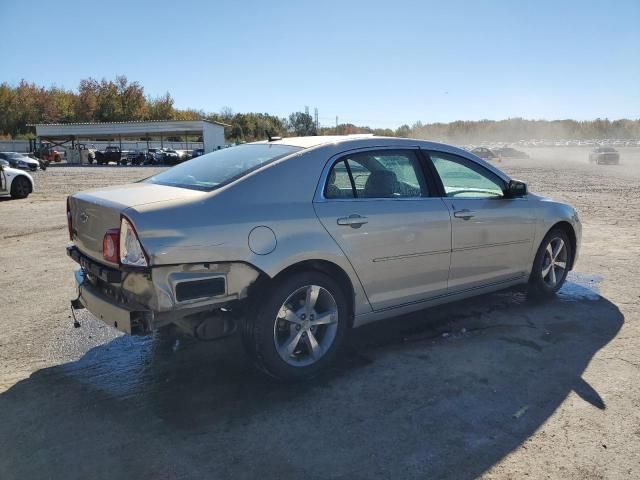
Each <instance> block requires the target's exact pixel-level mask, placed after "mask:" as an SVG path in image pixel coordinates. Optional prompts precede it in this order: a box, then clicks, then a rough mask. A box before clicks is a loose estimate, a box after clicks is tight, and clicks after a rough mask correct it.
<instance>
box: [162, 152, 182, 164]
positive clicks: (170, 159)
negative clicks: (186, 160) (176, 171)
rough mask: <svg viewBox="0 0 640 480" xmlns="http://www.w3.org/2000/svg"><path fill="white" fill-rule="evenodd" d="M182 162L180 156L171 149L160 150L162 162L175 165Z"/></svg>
mask: <svg viewBox="0 0 640 480" xmlns="http://www.w3.org/2000/svg"><path fill="white" fill-rule="evenodd" d="M180 162H182V156H181V155H180V154H179V153H178V152H177V151H176V150H173V149H170V148H167V149H165V150H164V151H163V152H162V163H166V164H167V165H177V164H179V163H180Z"/></svg>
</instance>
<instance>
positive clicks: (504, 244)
mask: <svg viewBox="0 0 640 480" xmlns="http://www.w3.org/2000/svg"><path fill="white" fill-rule="evenodd" d="M530 242H531V239H527V240H513V241H511V242H499V243H485V244H483V245H472V246H470V247H461V248H454V249H453V250H451V252H452V253H454V252H465V251H467V250H478V249H480V248H491V247H505V246H507V245H520V244H522V243H530Z"/></svg>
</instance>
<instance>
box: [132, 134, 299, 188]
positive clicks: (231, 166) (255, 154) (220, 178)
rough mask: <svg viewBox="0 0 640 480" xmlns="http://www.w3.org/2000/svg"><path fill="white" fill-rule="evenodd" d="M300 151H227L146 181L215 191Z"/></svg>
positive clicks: (267, 147)
mask: <svg viewBox="0 0 640 480" xmlns="http://www.w3.org/2000/svg"><path fill="white" fill-rule="evenodd" d="M298 150H300V148H299V147H292V146H289V145H273V144H251V145H240V146H237V147H231V148H225V149H224V150H217V151H215V152H211V153H207V154H206V155H202V156H200V157H197V158H194V159H193V160H189V161H188V162H184V163H181V164H180V165H177V166H175V167H173V168H171V169H169V170H167V171H165V172H162V173H160V174H158V175H154V176H153V177H150V178H148V179H147V180H145V181H146V182H149V183H157V184H160V185H170V186H173V187H182V188H192V189H195V190H213V189H215V188H217V187H220V186H221V185H224V184H226V183H229V182H232V181H233V180H236V179H237V178H240V177H242V176H244V175H246V174H247V173H249V172H251V171H253V170H255V169H257V168H259V167H261V166H263V165H266V164H267V163H269V162H272V161H274V160H277V159H279V158H282V157H285V156H287V155H289V154H291V153H294V152H297V151H298Z"/></svg>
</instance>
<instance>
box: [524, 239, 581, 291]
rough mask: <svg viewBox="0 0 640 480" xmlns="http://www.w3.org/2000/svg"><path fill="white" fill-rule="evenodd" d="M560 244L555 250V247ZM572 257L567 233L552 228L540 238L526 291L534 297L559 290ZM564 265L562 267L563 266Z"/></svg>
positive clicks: (565, 277)
mask: <svg viewBox="0 0 640 480" xmlns="http://www.w3.org/2000/svg"><path fill="white" fill-rule="evenodd" d="M560 242H562V244H561V245H562V246H561V247H560V249H559V250H558V251H557V252H556V249H557V248H558V247H559V246H560ZM572 259H573V248H572V246H571V241H570V239H569V236H568V235H567V233H566V232H565V231H564V230H563V229H561V228H554V229H552V230H551V231H549V233H547V235H546V236H545V237H544V239H543V240H542V243H541V244H540V247H539V248H538V252H537V253H536V257H535V260H534V261H533V268H532V269H531V276H530V277H529V289H528V292H529V294H530V295H532V296H534V297H550V296H553V295H555V293H556V292H557V291H558V290H560V288H561V287H562V285H563V284H564V282H565V280H566V279H567V274H568V273H569V266H570V265H571V262H572ZM563 265H564V267H563Z"/></svg>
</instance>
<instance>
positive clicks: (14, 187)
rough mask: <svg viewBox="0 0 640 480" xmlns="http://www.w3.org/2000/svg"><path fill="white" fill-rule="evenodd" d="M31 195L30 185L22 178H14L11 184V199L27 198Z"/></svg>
mask: <svg viewBox="0 0 640 480" xmlns="http://www.w3.org/2000/svg"><path fill="white" fill-rule="evenodd" d="M30 193H31V184H30V183H29V180H27V179H26V178H25V177H24V176H20V177H16V178H14V179H13V182H12V183H11V197H12V198H27V197H28V196H29V194H30Z"/></svg>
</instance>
